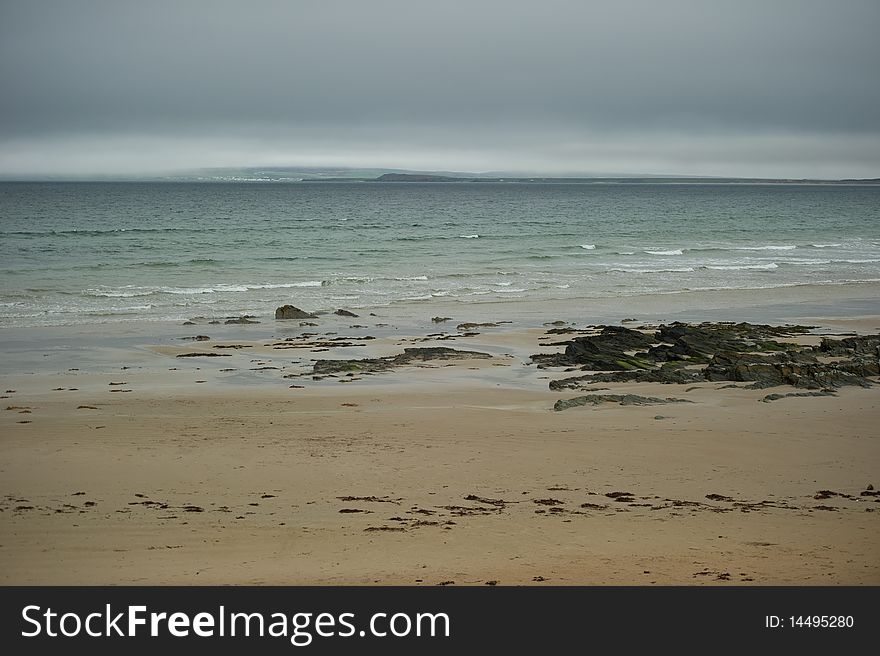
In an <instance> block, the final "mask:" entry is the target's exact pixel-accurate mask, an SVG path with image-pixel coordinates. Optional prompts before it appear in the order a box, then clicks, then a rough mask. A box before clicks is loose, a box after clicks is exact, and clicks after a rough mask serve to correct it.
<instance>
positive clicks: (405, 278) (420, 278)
mask: <svg viewBox="0 0 880 656" xmlns="http://www.w3.org/2000/svg"><path fill="white" fill-rule="evenodd" d="M427 279H428V276H403V277H402V278H395V280H427Z"/></svg>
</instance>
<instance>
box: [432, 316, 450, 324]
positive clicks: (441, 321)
mask: <svg viewBox="0 0 880 656" xmlns="http://www.w3.org/2000/svg"><path fill="white" fill-rule="evenodd" d="M431 321H433V322H434V323H443V322H444V321H452V317H431Z"/></svg>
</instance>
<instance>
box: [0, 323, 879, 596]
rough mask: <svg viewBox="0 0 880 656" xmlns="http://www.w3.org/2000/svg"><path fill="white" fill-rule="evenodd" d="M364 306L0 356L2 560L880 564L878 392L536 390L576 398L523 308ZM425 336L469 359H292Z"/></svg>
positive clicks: (713, 386) (808, 570) (217, 565)
mask: <svg viewBox="0 0 880 656" xmlns="http://www.w3.org/2000/svg"><path fill="white" fill-rule="evenodd" d="M550 318H552V317H548V320H549V319H550ZM361 320H363V319H361ZM346 321H349V323H351V322H354V321H359V320H346ZM363 321H364V323H367V321H369V322H370V324H371V327H370V328H369V329H353V328H350V327H348V325H347V324H345V323H341V322H339V321H338V320H337V323H338V325H333V326H329V327H328V325H327V321H326V320H322V322H321V323H322V324H323V325H322V326H321V327H319V328H307V327H303V328H301V329H300V328H297V330H293V329H291V331H288V332H289V333H290V335H288V336H290V337H292V338H291V340H290V341H289V342H288V344H294V345H296V346H298V348H277V347H275V346H273V345H275V344H282V345H284V344H285V342H284V339H285V338H283V337H281V336H279V337H278V338H277V339H275V340H274V341H273V340H269V339H265V338H263V339H239V338H236V339H222V338H220V337H214V336H212V339H210V340H204V341H194V340H179V339H177V341H175V342H174V343H169V342H165V343H161V344H153V345H145V346H144V347H143V348H140V349H138V350H137V351H136V352H131V353H129V354H128V355H129V356H130V357H128V358H126V359H125V360H124V362H125V364H123V363H122V362H117V363H116V364H117V365H118V366H104V367H95V368H83V369H80V368H77V367H75V366H70V367H68V368H67V369H65V370H57V371H47V370H43V371H35V372H34V373H26V372H21V373H16V374H13V375H8V376H4V377H3V382H2V385H3V389H4V390H8V391H6V392H5V393H3V394H2V396H4V397H6V398H4V399H3V401H2V403H3V406H2V407H3V408H6V409H5V410H3V411H2V412H0V436H2V437H0V440H2V442H0V443H2V449H3V458H2V471H0V474H2V475H0V496H2V501H0V511H2V512H0V536H2V539H0V581H2V583H4V584H105V583H109V584H117V583H118V584H122V583H139V584H248V583H250V584H425V585H437V584H455V585H476V584H479V585H483V584H486V583H491V582H493V581H494V582H498V583H499V584H501V585H514V584H530V585H548V584H557V585H559V584H562V585H567V584H660V585H664V584H685V585H689V584H723V585H734V584H760V585H767V584H794V585H800V584H834V585H838V584H872V585H876V584H880V543H878V541H877V536H878V529H880V512H878V511H880V503H878V502H877V500H878V497H877V496H874V495H873V494H863V493H866V492H869V490H867V489H866V488H867V487H868V485H872V486H873V487H880V478H878V477H877V472H878V471H880V445H878V439H880V433H878V430H877V426H878V425H880V403H878V398H880V397H878V393H877V389H878V388H868V389H865V388H861V387H847V388H842V389H841V390H839V392H838V394H837V395H836V396H828V397H810V398H794V397H793V398H785V399H781V400H779V401H775V402H772V403H762V402H760V401H761V399H762V398H763V397H764V396H765V395H766V394H767V393H768V392H780V393H786V392H791V391H796V390H794V389H793V388H789V387H779V388H773V389H770V390H749V389H742V388H741V387H737V388H730V387H728V388H726V389H720V388H722V387H724V384H723V383H709V382H706V383H702V384H699V385H693V386H684V385H660V384H647V383H639V384H634V383H625V384H624V383H612V384H607V385H601V386H597V389H598V388H599V387H603V388H607V390H606V391H604V392H603V393H614V394H625V393H633V394H639V395H644V396H658V397H668V396H673V397H679V398H686V399H687V400H690V401H693V403H680V404H679V403H676V404H668V405H659V406H620V405H617V404H603V405H601V406H598V407H595V408H594V407H578V408H571V409H569V410H566V411H564V412H554V411H553V410H552V408H553V404H554V403H555V402H556V401H557V400H559V399H560V398H571V397H573V396H576V395H577V394H576V393H573V392H571V391H551V390H549V389H548V387H547V384H548V381H549V380H550V379H552V378H560V377H563V376H565V375H570V374H564V373H563V372H561V371H559V370H553V371H551V370H540V369H537V368H536V367H535V366H534V364H532V363H530V362H529V361H528V355H529V354H531V353H538V352H547V351H548V350H552V349H551V348H549V347H544V346H540V344H542V343H545V342H546V341H548V340H547V339H546V338H545V337H544V334H545V332H546V330H547V328H546V327H543V326H523V325H520V324H517V323H514V324H503V325H500V326H497V327H486V328H477V329H475V330H474V332H478V333H479V334H478V335H474V336H472V337H468V338H455V339H437V336H438V335H439V336H443V334H444V333H445V334H446V335H449V334H451V333H452V332H454V326H455V323H456V322H455V321H452V322H450V323H449V324H448V325H447V324H438V327H437V328H436V332H435V333H434V334H435V337H433V338H426V336H425V333H421V334H419V333H416V332H412V331H410V332H402V333H401V334H395V335H393V336H392V335H388V334H386V335H385V336H380V337H377V339H375V340H360V341H358V340H357V339H354V338H358V337H360V338H362V337H365V336H367V335H369V334H370V333H373V334H378V333H379V332H381V331H377V330H376V329H375V323H376V322H378V321H380V320H379V319H377V318H369V319H368V320H363ZM815 323H816V325H819V326H823V327H825V328H826V330H825V332H828V331H836V332H850V331H856V332H862V333H868V332H878V331H877V328H878V327H880V317H876V316H865V317H861V318H859V319H853V320H847V319H845V318H843V317H832V318H827V319H823V318H821V317H819V318H817V321H816V322H815ZM329 328H332V329H329ZM211 329H213V332H214V333H218V332H219V330H220V329H219V328H215V327H214V326H208V327H206V326H201V325H198V326H187V327H181V328H180V334H181V335H183V336H195V335H197V334H199V333H202V332H204V333H206V334H208V335H209V336H211V335H210V333H211ZM307 330H312V331H313V332H315V333H318V334H317V335H316V336H307V337H305V338H302V339H299V338H298V337H297V335H301V334H302V333H303V332H305V331H307ZM389 330H390V328H389ZM327 333H331V334H329V335H328V334H327ZM340 337H345V338H346V339H347V340H348V341H349V342H350V343H351V344H352V345H350V346H345V347H335V346H334V347H331V348H330V349H329V350H328V351H325V350H323V349H324V348H327V347H326V346H325V345H320V344H317V343H316V342H317V341H321V340H327V339H336V338H340ZM349 338H350V339H349ZM799 339H801V340H802V341H807V342H809V341H810V340H813V341H818V337H812V336H811V337H806V338H799ZM297 340H298V341H297ZM353 344H362V346H355V345H353ZM303 345H305V346H303ZM217 346H221V347H229V346H238V347H239V348H215V347H217ZM432 346H442V347H450V348H455V349H459V350H466V351H478V352H485V353H488V354H489V355H490V356H491V357H490V358H486V359H480V360H472V359H462V360H448V361H447V360H443V361H427V362H419V363H415V364H412V365H407V366H402V367H397V368H394V369H393V370H391V371H388V372H384V373H379V374H375V375H369V376H365V375H359V374H353V375H350V376H347V375H344V374H342V375H339V376H338V377H337V378H323V379H321V380H314V379H313V378H312V376H311V375H309V374H310V371H311V367H312V364H313V360H314V359H316V358H340V357H358V358H363V357H374V358H378V357H384V356H390V355H393V354H397V353H400V352H401V350H402V348H409V347H432ZM122 352H123V353H124V352H125V351H124V350H123V351H122ZM188 353H214V354H222V355H219V356H215V357H204V356H196V357H192V358H178V357H176V356H178V355H183V354H188ZM118 356H119V353H118V352H114V353H113V356H112V357H113V358H116V359H118ZM68 364H69V363H68ZM122 367H131V368H126V369H123V368H122ZM276 367H277V368H276ZM286 376H291V377H289V378H288V377H286ZM200 381H203V382H200ZM343 383H345V384H343ZM0 391H3V390H0Z"/></svg>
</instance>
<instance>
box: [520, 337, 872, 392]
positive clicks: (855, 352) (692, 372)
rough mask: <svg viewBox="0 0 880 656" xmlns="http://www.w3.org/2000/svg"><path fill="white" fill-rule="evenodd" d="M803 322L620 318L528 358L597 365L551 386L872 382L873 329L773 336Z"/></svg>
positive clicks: (551, 363)
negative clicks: (634, 322) (842, 334)
mask: <svg viewBox="0 0 880 656" xmlns="http://www.w3.org/2000/svg"><path fill="white" fill-rule="evenodd" d="M559 330H560V331H562V330H565V329H559ZM808 330H809V327H807V326H769V325H764V324H749V323H725V322H720V323H708V322H707V323H701V324H696V325H690V324H685V323H680V322H675V323H672V324H669V325H661V326H657V327H656V332H655V333H654V334H653V335H651V334H647V333H645V332H641V331H638V330H630V329H628V328H625V327H621V326H602V327H601V332H600V333H598V334H592V335H581V336H579V337H575V338H574V339H572V340H569V341H567V342H558V343H556V344H551V345H564V346H565V352H564V353H550V354H546V353H545V354H536V355H533V356H532V361H533V362H535V363H537V364H538V366H539V367H540V368H543V367H557V366H558V367H569V368H572V367H578V368H580V369H581V370H589V371H598V372H603V373H596V374H591V375H587V376H579V377H572V378H565V379H562V380H557V381H551V382H550V388H551V389H583V388H584V385H589V384H592V383H612V382H614V383H617V382H652V383H676V384H686V383H695V382H702V381H703V380H708V381H734V382H748V383H751V385H749V386H748V387H750V388H752V389H763V388H766V387H774V386H777V385H793V386H795V387H800V388H806V389H814V390H823V389H824V390H833V389H835V388H837V387H841V386H844V385H861V386H863V387H868V386H870V385H872V384H873V383H872V381H871V380H869V379H870V378H872V377H874V376H878V375H880V335H867V336H861V337H859V336H856V337H848V338H846V339H842V340H831V339H828V338H825V339H823V340H822V343H821V344H820V345H819V346H817V347H811V346H802V345H799V344H795V343H792V342H780V341H776V340H775V339H773V338H775V337H785V336H791V335H800V334H803V333H805V332H807V331H808ZM549 332H554V331H549ZM819 355H821V356H822V360H820V359H819V358H818V357H817V356H819ZM828 358H836V359H835V360H834V361H828ZM697 365H706V366H705V367H703V368H697V367H696V366H697ZM569 370H571V369H569ZM775 398H777V397H774V398H771V399H768V400H775ZM778 398H782V397H778Z"/></svg>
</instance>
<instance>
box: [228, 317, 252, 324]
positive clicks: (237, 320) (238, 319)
mask: <svg viewBox="0 0 880 656" xmlns="http://www.w3.org/2000/svg"><path fill="white" fill-rule="evenodd" d="M223 323H226V324H230V323H240V324H247V323H260V322H259V321H253V320H252V319H250V318H249V317H235V318H232V319H227V320H226V321H224V322H223Z"/></svg>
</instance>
